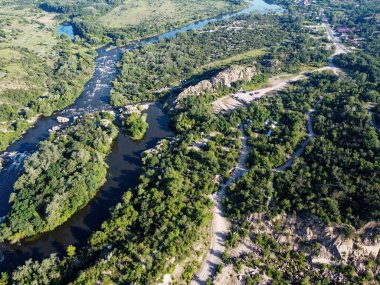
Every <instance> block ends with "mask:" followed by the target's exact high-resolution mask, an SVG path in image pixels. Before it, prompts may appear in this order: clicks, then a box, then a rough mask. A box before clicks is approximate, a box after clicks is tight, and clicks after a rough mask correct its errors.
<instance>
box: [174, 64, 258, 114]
mask: <svg viewBox="0 0 380 285" xmlns="http://www.w3.org/2000/svg"><path fill="white" fill-rule="evenodd" d="M257 74H259V71H257V69H256V67H254V66H232V67H229V68H227V69H225V70H223V71H221V72H220V73H218V74H217V75H216V76H215V77H213V78H211V79H209V80H202V81H200V82H198V83H197V84H196V85H193V86H190V87H188V88H186V89H185V90H183V91H182V92H181V93H180V94H179V95H178V97H177V98H176V100H175V101H174V106H175V107H176V108H178V107H180V104H181V101H182V100H183V99H185V98H187V97H189V96H200V95H202V94H205V93H207V92H214V91H216V90H217V89H218V88H221V87H231V85H232V84H233V83H236V82H239V81H249V80H251V79H252V78H253V76H255V75H257Z"/></svg>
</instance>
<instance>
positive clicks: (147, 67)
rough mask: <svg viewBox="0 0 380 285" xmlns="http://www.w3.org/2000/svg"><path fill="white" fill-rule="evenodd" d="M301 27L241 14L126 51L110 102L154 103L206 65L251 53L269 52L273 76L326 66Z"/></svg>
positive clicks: (265, 61)
mask: <svg viewBox="0 0 380 285" xmlns="http://www.w3.org/2000/svg"><path fill="white" fill-rule="evenodd" d="M301 23H302V22H301V21H300V19H298V18H295V17H292V16H276V15H266V16H262V15H248V16H241V17H239V18H237V19H233V20H229V21H227V24H226V23H225V22H223V23H214V24H212V25H210V26H208V27H207V29H206V28H205V29H204V30H201V31H189V32H186V33H181V34H179V35H177V36H176V37H174V38H171V39H165V40H160V41H159V42H158V43H156V44H149V45H146V46H144V47H142V48H141V49H136V50H134V51H130V52H126V54H125V55H124V57H123V59H122V62H121V66H120V72H119V75H118V77H117V79H116V80H115V81H114V88H113V90H112V94H111V103H112V104H113V105H116V106H118V105H126V104H128V103H130V102H139V101H143V100H152V99H155V98H157V96H162V95H164V94H165V92H164V91H165V90H167V88H170V87H173V86H176V85H178V84H180V82H182V81H184V80H188V79H190V78H191V77H192V76H194V75H196V74H200V73H201V72H202V70H204V69H206V66H207V64H209V63H211V62H214V61H217V60H221V59H225V58H229V57H233V56H235V55H237V54H241V53H244V52H247V51H249V50H252V49H260V48H264V47H268V48H271V49H270V52H268V55H267V56H266V57H265V58H264V59H263V66H264V67H266V69H267V70H268V71H271V72H272V73H274V72H279V71H294V70H296V69H298V68H299V67H300V66H302V65H304V64H310V65H312V64H314V65H315V64H320V63H322V62H325V61H326V60H327V58H328V56H329V53H328V52H327V51H326V50H325V48H324V47H323V46H322V45H321V43H320V42H318V41H315V40H313V39H312V38H310V37H309V36H307V35H306V33H305V32H304V31H303V28H302V24H301ZM210 29H211V30H210Z"/></svg>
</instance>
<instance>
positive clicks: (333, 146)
mask: <svg viewBox="0 0 380 285" xmlns="http://www.w3.org/2000/svg"><path fill="white" fill-rule="evenodd" d="M335 88H336V91H335V92H332V93H331V94H329V95H328V96H326V98H325V99H324V101H323V102H322V103H321V105H320V106H319V107H318V110H317V112H316V114H315V122H314V128H315V131H316V132H317V134H318V136H317V138H316V139H314V140H312V141H311V143H310V145H309V146H308V147H307V148H306V151H305V154H304V156H303V158H302V159H300V160H299V161H297V163H295V164H294V166H293V167H292V169H291V171H290V172H289V173H286V174H284V175H279V176H278V177H277V179H276V180H275V186H276V188H277V190H276V193H277V198H276V199H278V203H279V205H280V207H279V208H281V209H283V210H285V211H289V212H309V213H312V214H315V215H318V216H320V217H321V218H322V219H323V220H324V221H326V222H344V223H348V224H352V225H354V226H356V227H358V226H361V225H362V224H363V223H365V222H368V221H373V220H378V219H379V218H380V211H379V209H380V188H379V185H380V177H379V173H380V172H379V170H380V168H379V167H380V165H379V150H380V141H379V138H378V135H377V133H376V131H375V129H374V128H373V125H372V122H371V117H370V116H369V114H368V112H367V110H366V108H365V107H364V104H363V101H361V100H360V97H361V96H360V93H362V92H363V91H362V90H363V89H362V88H363V86H360V84H359V83H358V82H337V83H336V84H335Z"/></svg>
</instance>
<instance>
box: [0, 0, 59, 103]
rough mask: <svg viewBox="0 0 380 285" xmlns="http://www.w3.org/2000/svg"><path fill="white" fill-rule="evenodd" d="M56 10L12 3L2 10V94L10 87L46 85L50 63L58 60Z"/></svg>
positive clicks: (0, 43)
mask: <svg viewBox="0 0 380 285" xmlns="http://www.w3.org/2000/svg"><path fill="white" fill-rule="evenodd" d="M53 17H54V15H53V14H46V13H44V12H41V11H39V10H36V9H31V8H24V9H20V8H18V7H17V6H13V5H8V6H2V7H1V10H0V31H1V34H2V36H1V37H0V98H1V92H2V91H5V90H8V89H18V90H20V89H22V90H24V89H25V90H30V89H35V88H38V89H43V87H44V79H45V78H44V74H43V71H44V69H45V66H46V65H52V63H53V61H54V56H55V55H54V53H53V47H54V46H55V45H56V43H57V38H56V36H55V34H54V25H55V21H54V20H53Z"/></svg>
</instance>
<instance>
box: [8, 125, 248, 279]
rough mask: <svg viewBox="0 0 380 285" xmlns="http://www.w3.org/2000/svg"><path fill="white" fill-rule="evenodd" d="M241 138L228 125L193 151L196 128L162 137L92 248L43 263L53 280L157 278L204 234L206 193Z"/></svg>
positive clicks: (31, 273)
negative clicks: (225, 132)
mask: <svg viewBox="0 0 380 285" xmlns="http://www.w3.org/2000/svg"><path fill="white" fill-rule="evenodd" d="M239 137H240V133H239V132H238V131H233V130H232V129H231V131H230V133H229V134H228V135H223V134H218V135H216V136H213V137H210V138H209V141H208V142H207V143H206V144H205V145H204V146H203V147H201V148H200V149H198V150H196V149H194V148H192V147H191V145H192V144H194V142H195V141H197V140H199V134H198V135H197V136H196V135H195V134H188V135H185V136H183V137H182V138H179V137H178V138H176V139H171V140H163V141H161V142H160V143H159V144H158V145H157V147H156V148H155V149H153V150H149V151H147V152H146V153H145V155H144V157H143V163H144V169H143V171H142V173H143V174H142V175H141V177H140V182H139V184H138V186H137V187H135V188H133V189H130V190H128V191H126V193H125V194H124V197H123V200H122V201H120V203H119V204H118V205H117V206H116V207H115V209H114V210H113V211H112V217H111V218H110V219H109V220H107V221H105V222H104V223H103V225H102V227H101V229H100V230H99V231H97V232H95V233H94V234H93V235H92V237H91V238H90V240H89V246H88V247H86V248H84V249H83V250H80V251H78V252H76V253H75V254H72V253H71V256H67V257H65V258H62V259H61V260H59V261H57V260H56V259H55V257H54V256H52V258H50V259H46V260H45V261H43V262H46V263H48V262H49V263H53V264H54V265H53V269H52V271H49V272H56V271H55V268H57V267H58V268H59V270H58V272H59V274H57V275H55V276H54V278H53V277H52V279H51V282H54V284H61V283H64V281H63V280H70V281H71V282H72V284H94V283H96V282H98V281H99V282H103V283H107V282H112V283H128V284H129V283H134V282H136V283H138V284H147V283H152V282H157V281H159V279H160V278H161V277H162V275H163V274H164V273H167V272H170V270H172V269H174V267H175V265H176V264H177V263H178V262H180V261H181V260H184V259H185V258H187V257H188V256H189V255H190V254H192V253H191V252H190V251H191V245H192V244H193V243H194V241H196V240H198V239H199V231H198V229H199V228H200V227H203V226H205V225H207V224H208V223H209V222H210V219H211V215H210V211H209V210H210V207H211V206H212V202H211V200H210V199H209V198H208V196H209V195H210V194H211V193H214V192H215V191H216V190H217V188H218V185H217V183H216V180H215V178H216V177H217V175H219V174H222V175H223V176H225V177H227V176H228V172H229V170H230V169H231V168H232V167H233V166H234V165H235V164H236V160H237V157H238V153H239V150H240V148H241V145H240V140H239ZM227 148H228V151H227V150H226V149H227ZM51 259H52V260H51ZM172 260H175V262H172ZM56 262H57V264H56ZM35 264H36V263H34V262H31V261H28V262H27V263H26V264H25V265H24V266H21V267H19V268H18V269H17V270H16V271H15V272H14V273H13V274H12V275H10V276H9V280H10V281H11V282H16V283H17V281H19V280H26V281H25V282H30V281H31V280H33V281H34V280H39V281H40V280H43V279H40V272H41V271H42V269H41V270H40V269H38V266H35ZM79 270H81V271H79ZM193 270H195V267H194V268H193V267H191V268H190V269H187V270H186V274H184V277H183V278H184V279H186V281H187V282H188V281H190V280H191V278H192V274H194V272H193ZM104 272H112V273H110V274H108V273H107V274H104ZM46 275H47V273H46ZM20 276H22V278H19V277H20ZM22 282H24V281H22ZM20 284H26V283H20ZM42 284H44V283H43V282H42ZM50 284H51V283H50Z"/></svg>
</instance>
